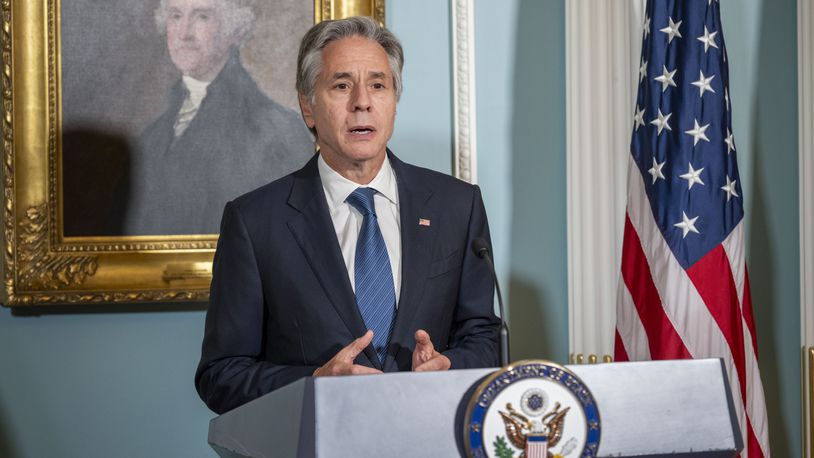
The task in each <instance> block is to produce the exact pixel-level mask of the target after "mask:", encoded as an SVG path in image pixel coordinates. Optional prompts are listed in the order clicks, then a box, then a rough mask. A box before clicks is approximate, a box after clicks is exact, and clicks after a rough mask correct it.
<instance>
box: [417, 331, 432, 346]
mask: <svg viewBox="0 0 814 458" xmlns="http://www.w3.org/2000/svg"><path fill="white" fill-rule="evenodd" d="M427 345H429V347H430V349H432V348H433V346H432V340H430V335H429V334H427V331H425V330H423V329H419V330H418V331H416V332H415V346H416V349H417V348H418V347H419V346H420V347H425V346H427ZM422 350H424V348H422Z"/></svg>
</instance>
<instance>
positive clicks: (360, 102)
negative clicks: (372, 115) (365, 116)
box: [351, 85, 370, 111]
mask: <svg viewBox="0 0 814 458" xmlns="http://www.w3.org/2000/svg"><path fill="white" fill-rule="evenodd" d="M351 103H352V104H353V106H352V107H351V111H370V93H369V92H368V88H367V87H366V86H364V85H357V86H356V87H355V88H354V89H353V97H352V100H351Z"/></svg>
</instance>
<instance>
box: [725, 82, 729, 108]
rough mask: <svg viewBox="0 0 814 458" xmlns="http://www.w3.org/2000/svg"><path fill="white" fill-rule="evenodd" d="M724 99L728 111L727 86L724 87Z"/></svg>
mask: <svg viewBox="0 0 814 458" xmlns="http://www.w3.org/2000/svg"><path fill="white" fill-rule="evenodd" d="M724 100H725V101H726V111H729V88H728V87H725V88H724Z"/></svg>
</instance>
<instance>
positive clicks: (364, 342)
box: [339, 329, 373, 361]
mask: <svg viewBox="0 0 814 458" xmlns="http://www.w3.org/2000/svg"><path fill="white" fill-rule="evenodd" d="M372 340H373V331H371V330H370V329H368V330H367V332H366V333H365V334H364V335H363V336H362V337H359V338H357V339H355V340H354V341H353V342H351V343H350V344H348V346H347V347H345V348H343V349H342V350H340V351H339V353H340V354H341V355H342V357H346V358H348V359H349V360H350V361H353V360H354V359H356V357H357V356H359V353H362V352H363V351H365V348H367V346H368V345H370V342H371V341H372Z"/></svg>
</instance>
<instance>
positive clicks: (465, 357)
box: [442, 186, 500, 369]
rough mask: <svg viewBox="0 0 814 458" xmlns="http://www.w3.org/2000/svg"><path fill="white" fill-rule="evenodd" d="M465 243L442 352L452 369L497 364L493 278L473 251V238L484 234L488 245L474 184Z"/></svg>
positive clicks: (483, 215) (481, 208)
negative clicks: (446, 344)
mask: <svg viewBox="0 0 814 458" xmlns="http://www.w3.org/2000/svg"><path fill="white" fill-rule="evenodd" d="M469 215H470V216H469V226H468V230H467V237H466V246H465V247H464V249H463V252H464V255H463V263H462V266H461V277H460V284H459V287H458V304H457V305H456V307H455V312H454V316H453V322H452V329H450V337H449V343H448V346H447V350H446V351H444V352H442V353H443V354H444V355H445V356H446V357H447V358H449V360H450V362H451V363H452V369H466V368H476V367H495V366H497V365H498V361H499V358H498V338H497V337H498V326H499V323H500V321H499V320H498V318H497V317H496V316H495V314H494V282H493V280H492V275H491V272H490V269H489V266H488V264H487V263H486V261H485V260H483V259H480V258H478V257H477V256H476V255H475V254H474V253H473V251H472V249H471V247H472V241H473V240H474V239H476V238H478V237H481V238H484V239H485V240H486V241H487V242H489V244H490V245H491V240H490V237H489V225H488V222H487V220H486V210H485V208H484V206H483V199H482V198H481V193H480V188H478V187H477V186H474V192H473V194H472V202H471V211H470V213H469Z"/></svg>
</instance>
